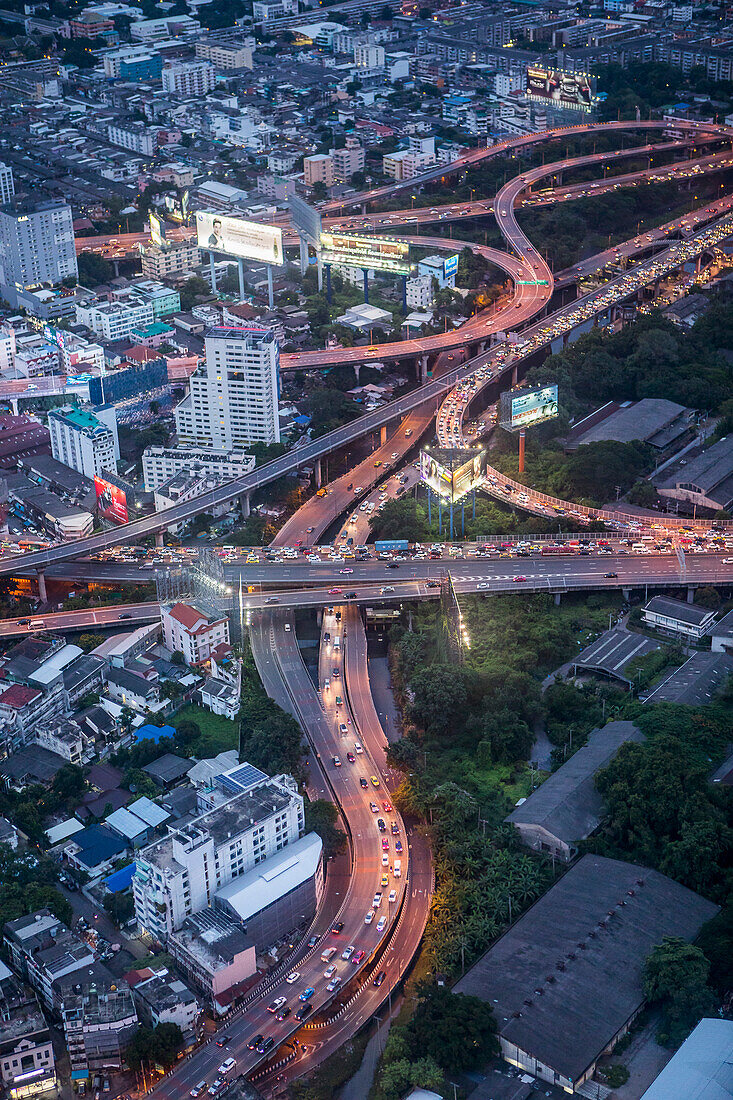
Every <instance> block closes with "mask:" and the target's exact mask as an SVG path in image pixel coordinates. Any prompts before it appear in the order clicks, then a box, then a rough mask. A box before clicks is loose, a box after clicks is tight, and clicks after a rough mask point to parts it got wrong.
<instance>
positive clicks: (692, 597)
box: [687, 584, 697, 603]
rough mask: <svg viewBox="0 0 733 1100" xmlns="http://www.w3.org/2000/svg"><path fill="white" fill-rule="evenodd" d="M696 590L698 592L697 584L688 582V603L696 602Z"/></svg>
mask: <svg viewBox="0 0 733 1100" xmlns="http://www.w3.org/2000/svg"><path fill="white" fill-rule="evenodd" d="M696 592H697V585H695V584H688V586H687V602H688V603H694V602H695V593H696Z"/></svg>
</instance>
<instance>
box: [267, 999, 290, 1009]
mask: <svg viewBox="0 0 733 1100" xmlns="http://www.w3.org/2000/svg"><path fill="white" fill-rule="evenodd" d="M286 1001H287V997H276V998H275V1000H274V1001H270V1003H269V1005H268V1006H267V1011H268V1012H277V1010H278V1008H282V1006H283V1005H284V1004H285V1002H286Z"/></svg>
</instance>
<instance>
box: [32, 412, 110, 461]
mask: <svg viewBox="0 0 733 1100" xmlns="http://www.w3.org/2000/svg"><path fill="white" fill-rule="evenodd" d="M48 430H49V431H50V433H51V453H52V455H53V457H54V458H55V459H57V460H58V461H59V462H63V463H64V465H65V466H70V467H71V469H72V470H77V471H78V472H79V473H80V474H84V476H85V477H88V478H94V476H95V475H96V474H100V475H101V474H104V473H106V472H110V473H114V472H115V470H116V469H117V459H118V458H119V457H120V444H119V441H118V438H117V419H116V416H115V410H114V405H100V406H98V407H97V408H95V409H79V408H77V407H76V406H75V405H64V406H63V407H62V408H60V409H52V410H51V411H50V412H49V414H48Z"/></svg>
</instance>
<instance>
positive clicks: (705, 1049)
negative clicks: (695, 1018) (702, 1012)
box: [641, 1019, 733, 1100]
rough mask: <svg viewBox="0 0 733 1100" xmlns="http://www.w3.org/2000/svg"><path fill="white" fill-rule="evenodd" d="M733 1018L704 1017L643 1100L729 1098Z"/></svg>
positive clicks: (732, 1082) (732, 1089) (732, 1076)
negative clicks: (709, 1018)
mask: <svg viewBox="0 0 733 1100" xmlns="http://www.w3.org/2000/svg"><path fill="white" fill-rule="evenodd" d="M731 1096H733V1020H718V1019H712V1020H701V1021H700V1023H699V1024H698V1025H697V1027H696V1028H695V1030H694V1031H693V1032H692V1034H691V1035H689V1036H688V1038H687V1039H685V1041H684V1043H683V1044H682V1046H681V1047H680V1049H679V1050H678V1051H677V1052H676V1053H675V1054H674V1056H673V1058H672V1061H671V1062H668V1063H667V1065H666V1066H665V1067H664V1069H663V1070H662V1072H661V1073H660V1074H659V1076H658V1077H657V1078H656V1079H655V1080H654V1081H653V1082H652V1083H651V1085H650V1086H649V1088H648V1089H647V1090H646V1092H645V1093H644V1095H643V1096H642V1098H641V1100H729V1097H731Z"/></svg>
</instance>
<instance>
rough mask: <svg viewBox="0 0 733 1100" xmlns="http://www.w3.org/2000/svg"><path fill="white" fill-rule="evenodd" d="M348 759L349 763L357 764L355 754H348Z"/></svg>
mask: <svg viewBox="0 0 733 1100" xmlns="http://www.w3.org/2000/svg"><path fill="white" fill-rule="evenodd" d="M346 759H347V760H348V761H349V763H350V764H355V763H356V757H355V756H354V754H353V752H347V753H346Z"/></svg>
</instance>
